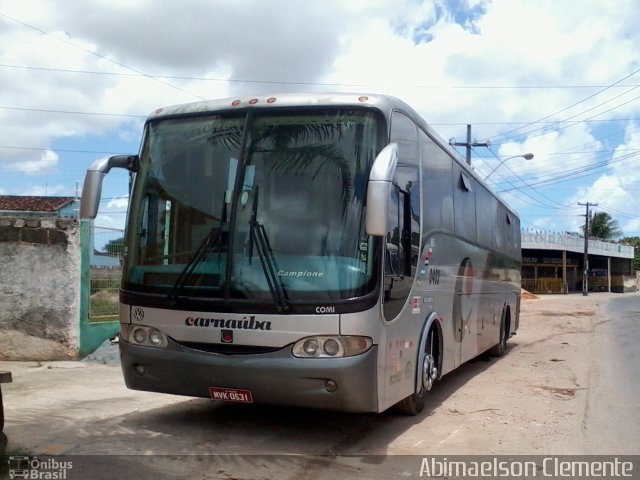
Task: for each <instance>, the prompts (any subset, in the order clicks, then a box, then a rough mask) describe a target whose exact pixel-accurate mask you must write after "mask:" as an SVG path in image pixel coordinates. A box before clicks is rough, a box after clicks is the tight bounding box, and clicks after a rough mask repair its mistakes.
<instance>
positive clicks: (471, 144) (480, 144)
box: [449, 124, 491, 165]
mask: <svg viewBox="0 0 640 480" xmlns="http://www.w3.org/2000/svg"><path fill="white" fill-rule="evenodd" d="M449 145H451V146H454V147H466V152H467V165H471V148H472V147H487V148H489V147H490V146H491V143H490V142H472V141H471V125H469V124H467V141H466V142H456V140H455V138H452V139H451V140H449Z"/></svg>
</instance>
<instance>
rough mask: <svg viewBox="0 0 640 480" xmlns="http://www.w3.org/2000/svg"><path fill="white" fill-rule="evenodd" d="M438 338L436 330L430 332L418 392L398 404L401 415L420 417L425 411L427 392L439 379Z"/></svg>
mask: <svg viewBox="0 0 640 480" xmlns="http://www.w3.org/2000/svg"><path fill="white" fill-rule="evenodd" d="M438 345H439V344H438V338H437V334H436V332H435V330H434V329H433V328H432V329H431V330H429V335H428V336H427V341H426V342H425V346H424V358H423V360H422V365H420V381H419V388H418V391H417V392H414V393H413V394H411V395H409V396H408V397H407V398H405V399H404V400H401V401H400V402H398V403H397V404H396V407H397V409H398V410H399V411H400V413H403V414H405V415H418V414H419V413H420V412H422V410H423V409H424V405H425V401H426V397H427V392H429V390H431V388H433V383H434V382H435V381H436V380H437V379H438V374H439V370H438V359H439V355H438Z"/></svg>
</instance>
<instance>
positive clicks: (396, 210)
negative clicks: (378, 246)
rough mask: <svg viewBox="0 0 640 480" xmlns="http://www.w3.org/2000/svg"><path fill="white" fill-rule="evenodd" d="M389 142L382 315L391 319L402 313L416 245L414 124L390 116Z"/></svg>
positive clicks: (417, 180) (417, 179) (417, 209)
mask: <svg viewBox="0 0 640 480" xmlns="http://www.w3.org/2000/svg"><path fill="white" fill-rule="evenodd" d="M391 142H393V143H397V144H398V165H397V167H396V172H395V175H394V182H393V183H394V186H393V188H392V191H391V196H390V198H389V223H388V225H389V230H388V231H387V238H386V244H387V248H386V252H385V282H384V290H385V292H384V299H385V302H384V315H385V318H386V319H387V320H392V319H394V318H395V317H396V316H397V315H398V314H399V313H400V311H401V310H402V307H403V306H404V304H405V302H406V300H407V298H408V296H409V292H410V291H411V287H412V285H413V277H414V274H415V269H416V265H417V263H418V257H419V246H420V237H421V233H420V205H421V200H420V171H419V167H418V160H419V159H418V137H417V128H416V126H415V124H414V123H413V122H412V121H411V120H410V119H409V118H407V117H406V116H404V115H402V114H400V113H397V112H396V113H394V115H393V117H392V120H391Z"/></svg>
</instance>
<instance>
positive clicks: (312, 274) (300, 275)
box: [278, 270, 324, 278]
mask: <svg viewBox="0 0 640 480" xmlns="http://www.w3.org/2000/svg"><path fill="white" fill-rule="evenodd" d="M278 276H279V277H294V278H303V277H304V278H322V277H324V272H312V271H309V270H303V271H299V272H297V271H291V272H288V271H286V270H278Z"/></svg>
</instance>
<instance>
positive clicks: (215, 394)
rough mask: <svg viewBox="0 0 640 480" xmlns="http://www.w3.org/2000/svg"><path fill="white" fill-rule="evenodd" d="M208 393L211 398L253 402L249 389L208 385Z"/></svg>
mask: <svg viewBox="0 0 640 480" xmlns="http://www.w3.org/2000/svg"><path fill="white" fill-rule="evenodd" d="M209 395H211V398H212V399H213V400H222V401H224V402H240V403H253V396H252V395H251V390H241V389H238V388H221V387H209Z"/></svg>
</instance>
